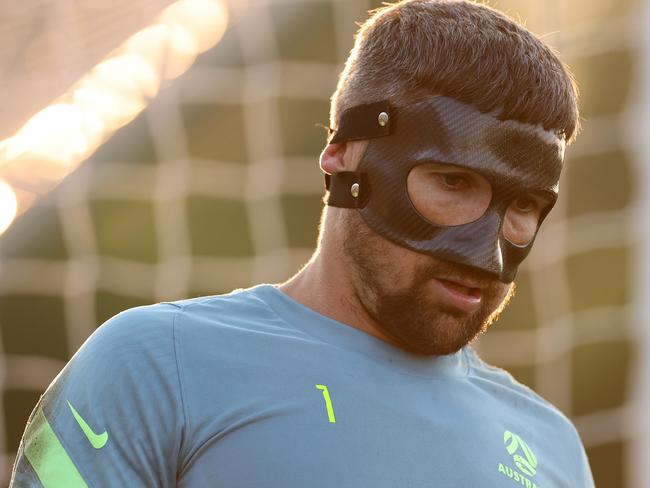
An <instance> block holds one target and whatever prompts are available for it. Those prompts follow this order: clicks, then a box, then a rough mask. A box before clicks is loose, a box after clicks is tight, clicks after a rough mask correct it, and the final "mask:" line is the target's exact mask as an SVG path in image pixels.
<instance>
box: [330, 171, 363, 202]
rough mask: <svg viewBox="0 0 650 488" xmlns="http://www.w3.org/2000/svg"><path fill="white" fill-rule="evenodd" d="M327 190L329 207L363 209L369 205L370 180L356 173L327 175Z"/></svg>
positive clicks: (346, 172)
mask: <svg viewBox="0 0 650 488" xmlns="http://www.w3.org/2000/svg"><path fill="white" fill-rule="evenodd" d="M325 189H326V190H329V192H330V193H329V197H328V198H327V202H326V203H327V205H329V206H330V207H340V208H363V207H365V206H366V204H367V203H368V197H369V196H370V186H369V184H368V178H367V177H366V176H365V175H364V174H362V173H357V172H354V171H342V172H341V173H336V174H335V175H327V174H326V175H325Z"/></svg>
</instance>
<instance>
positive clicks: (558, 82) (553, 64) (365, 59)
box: [330, 0, 579, 140]
mask: <svg viewBox="0 0 650 488" xmlns="http://www.w3.org/2000/svg"><path fill="white" fill-rule="evenodd" d="M371 13H372V15H371V17H370V18H369V19H368V20H367V21H366V22H365V23H364V24H363V25H362V26H361V28H360V29H359V31H358V32H357V35H356V39H355V44H354V48H353V49H352V51H351V53H350V56H349V58H348V60H347V62H346V65H345V69H344V70H343V72H342V73H341V75H340V77H339V82H338V86H337V89H336V92H335V93H334V95H333V96H332V107H331V115H330V121H331V122H330V124H331V126H332V127H337V124H338V119H339V117H340V114H341V113H342V112H343V111H344V110H345V109H347V108H350V107H353V106H355V105H359V104H362V103H368V102H372V101H377V100H384V99H388V100H390V101H391V103H393V104H394V105H396V106H400V105H406V104H408V103H412V102H416V101H419V100H422V99H423V98H426V97H427V96H431V95H444V96H448V97H452V98H455V99H457V100H459V101H461V102H464V103H469V104H473V105H474V106H476V107H477V108H478V109H479V110H481V111H483V112H491V111H495V110H497V111H498V113H499V118H500V119H503V120H505V119H512V120H517V121H520V122H525V123H530V124H534V125H538V124H541V125H542V126H543V127H544V128H545V129H546V130H553V131H555V132H557V133H558V134H564V135H565V136H566V139H567V140H571V139H572V137H573V136H574V134H575V133H576V132H577V130H578V128H579V118H578V104H577V89H576V85H575V83H574V81H573V78H572V76H571V74H570V73H569V71H568V69H567V68H566V66H564V64H563V63H562V62H561V61H560V60H559V59H558V57H557V55H556V54H555V53H554V52H553V50H552V49H551V48H550V47H549V46H547V45H546V44H545V43H544V42H542V41H541V40H540V39H539V38H538V37H536V36H535V35H534V34H532V33H531V32H530V31H528V30H526V29H525V28H523V27H522V26H520V25H518V24H517V23H516V22H514V21H513V20H511V19H509V18H508V17H506V16H505V15H504V14H502V13H501V12H498V11H496V10H494V9H493V8H490V7H488V6H486V5H482V4H478V3H473V2H470V1H466V0H403V1H401V2H398V3H395V4H390V5H386V6H384V7H381V8H379V9H377V10H374V11H371Z"/></svg>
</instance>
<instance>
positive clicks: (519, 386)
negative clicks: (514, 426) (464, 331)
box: [465, 347, 575, 430]
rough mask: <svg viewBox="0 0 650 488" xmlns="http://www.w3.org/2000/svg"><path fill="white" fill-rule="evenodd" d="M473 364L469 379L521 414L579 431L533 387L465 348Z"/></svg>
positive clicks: (470, 364) (469, 348) (472, 350)
mask: <svg viewBox="0 0 650 488" xmlns="http://www.w3.org/2000/svg"><path fill="white" fill-rule="evenodd" d="M465 350H466V353H467V358H468V363H469V377H470V378H471V379H473V380H474V381H475V382H477V383H480V384H481V385H482V387H483V388H484V389H486V390H488V391H490V392H493V393H494V394H495V395H498V397H499V398H501V399H502V400H503V401H506V402H509V403H514V404H515V405H516V406H517V407H520V411H522V412H526V411H529V412H531V413H533V414H534V415H535V417H536V418H539V419H550V420H551V421H553V422H557V423H560V424H564V425H565V426H567V427H569V428H570V429H571V430H575V428H574V426H573V424H572V422H571V421H570V420H569V419H568V417H567V416H566V415H565V414H564V413H562V411H560V410H559V409H558V408H557V407H556V406H555V405H553V404H552V403H551V402H550V401H548V400H546V399H545V398H544V397H542V396H541V395H540V394H538V393H537V392H535V391H534V390H533V389H532V388H530V387H529V386H527V385H524V384H523V383H521V382H519V381H518V380H517V379H515V378H514V377H513V376H512V374H510V373H509V372H508V371H506V370H505V369H502V368H499V367H497V366H494V365H492V364H489V363H487V362H486V361H484V360H483V359H482V358H481V357H480V356H479V355H478V354H477V352H476V351H475V350H474V349H473V348H471V347H467V348H465Z"/></svg>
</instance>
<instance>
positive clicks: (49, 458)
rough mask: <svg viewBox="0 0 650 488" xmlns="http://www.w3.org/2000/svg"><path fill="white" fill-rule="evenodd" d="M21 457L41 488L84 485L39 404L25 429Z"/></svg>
mask: <svg viewBox="0 0 650 488" xmlns="http://www.w3.org/2000/svg"><path fill="white" fill-rule="evenodd" d="M24 442H25V457H27V460H28V461H29V463H30V464H31V465H32V468H34V471H36V474H37V475H38V478H39V480H40V481H41V484H42V485H43V488H88V485H87V484H86V482H85V481H84V480H83V478H82V477H81V474H80V473H79V471H78V470H77V468H76V466H75V465H74V463H73V462H72V459H70V456H68V453H67V452H66V450H65V448H64V447H63V445H62V444H61V441H59V438H58V437H57V436H56V434H55V433H54V430H52V427H51V426H50V423H49V422H48V421H47V419H46V418H45V415H44V414H43V412H42V410H41V409H40V408H39V409H38V411H37V412H36V414H34V418H33V419H32V421H31V422H30V424H29V427H28V428H27V431H26V432H25V440H24Z"/></svg>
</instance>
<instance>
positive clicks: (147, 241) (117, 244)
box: [0, 0, 650, 487]
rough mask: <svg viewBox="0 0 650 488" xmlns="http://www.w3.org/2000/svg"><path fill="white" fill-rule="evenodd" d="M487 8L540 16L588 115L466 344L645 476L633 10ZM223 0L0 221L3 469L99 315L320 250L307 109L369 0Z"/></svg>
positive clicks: (313, 111)
mask: <svg viewBox="0 0 650 488" xmlns="http://www.w3.org/2000/svg"><path fill="white" fill-rule="evenodd" d="M493 5H494V6H495V7H498V8H502V9H503V10H505V11H506V12H508V13H510V14H513V15H515V16H516V15H517V14H519V15H520V17H521V18H523V19H528V26H529V27H530V28H531V29H532V30H534V31H535V32H538V33H542V34H544V33H551V32H553V33H552V34H548V35H546V36H545V39H546V40H547V41H549V42H550V43H551V44H552V45H554V46H555V47H557V48H558V49H559V50H560V52H561V53H562V57H563V59H564V60H565V61H566V62H567V63H568V64H569V65H571V66H572V67H573V68H574V70H575V73H576V77H577V79H578V82H579V84H580V85H581V88H582V104H583V113H584V114H585V117H586V120H585V121H584V131H583V133H582V135H581V136H580V137H579V138H578V142H577V143H576V144H575V145H574V146H573V147H571V148H569V151H568V155H569V158H568V161H567V166H566V168H567V169H566V171H565V175H564V177H563V178H564V179H563V181H562V192H561V193H562V197H561V199H560V201H559V203H558V205H557V206H556V209H555V210H554V213H553V214H552V218H551V220H550V221H549V222H547V223H546V224H545V226H544V228H543V231H542V233H541V235H540V236H539V238H538V242H537V243H536V246H535V250H534V252H533V254H532V255H531V256H530V258H529V259H528V260H527V261H526V262H525V263H526V264H525V266H524V267H523V270H522V272H521V273H520V277H519V291H518V296H517V297H516V298H515V300H514V303H513V305H512V306H511V308H510V309H509V310H508V311H507V312H506V313H505V314H504V316H503V317H502V320H501V321H500V322H499V324H498V325H496V326H494V327H493V329H492V330H491V331H490V332H489V333H488V334H487V335H486V336H485V337H484V338H483V339H482V340H481V342H480V344H479V350H480V351H481V354H482V355H483V357H484V358H485V359H486V360H488V361H490V362H493V363H495V364H497V365H500V366H503V367H505V368H506V369H509V370H511V371H512V372H513V374H514V375H515V376H516V377H517V378H518V379H519V380H520V381H523V382H525V383H527V384H529V385H531V386H532V387H533V388H534V389H535V390H536V391H538V392H539V393H540V394H542V395H543V396H545V397H546V398H547V399H549V400H550V401H552V402H553V403H555V404H556V405H557V406H558V407H559V408H560V409H562V410H563V411H564V412H565V413H567V415H569V416H570V417H572V419H573V420H574V421H575V423H576V425H577V427H578V429H579V430H580V433H581V435H582V437H583V440H584V442H585V445H586V446H587V448H588V452H589V455H590V457H591V461H592V466H593V469H594V473H595V475H596V482H597V486H599V487H622V486H639V487H640V486H642V482H641V481H640V480H637V481H636V484H633V482H632V480H631V479H630V477H629V476H630V474H631V472H632V471H631V469H628V468H627V467H626V461H625V459H627V458H626V456H627V453H628V448H627V447H628V445H629V442H630V441H631V440H633V439H634V438H635V435H636V432H635V429H634V426H635V422H636V421H637V417H636V416H635V410H634V409H633V408H632V407H631V405H632V404H631V403H630V394H629V390H628V387H627V384H628V382H629V381H630V379H631V378H632V377H633V371H634V369H633V368H634V363H633V362H632V360H633V358H634V357H635V356H641V355H642V354H643V353H644V350H642V349H640V347H641V346H636V345H635V344H636V340H637V338H638V337H639V333H640V331H641V323H640V321H639V318H638V316H637V315H635V313H636V312H635V308H634V301H633V300H634V295H633V290H632V284H633V283H634V280H635V276H636V275H635V271H636V269H637V268H636V264H635V261H634V259H635V256H636V254H635V250H636V248H637V247H638V246H639V242H640V237H641V235H640V233H639V232H638V231H637V226H636V225H635V224H634V222H635V220H634V219H635V217H637V215H636V214H635V213H634V212H633V209H635V208H636V200H635V195H638V194H639V193H638V189H637V188H636V183H635V177H634V171H635V169H634V162H633V161H632V160H631V159H630V158H629V155H628V152H629V150H631V148H630V147H629V142H628V140H627V139H626V138H625V137H623V135H622V132H623V131H622V128H623V127H625V121H626V120H628V118H627V117H628V115H627V109H628V107H631V106H634V104H635V99H633V98H630V97H629V96H628V91H629V90H630V88H631V86H632V85H633V82H634V71H633V68H634V66H635V62H636V57H635V56H636V51H637V46H638V42H639V39H637V37H636V36H635V35H633V33H634V32H636V31H634V30H633V29H630V26H631V25H633V23H632V19H633V18H634V17H635V14H636V8H637V7H636V6H635V5H634V4H631V3H626V2H623V3H620V2H614V1H607V0H601V1H599V2H586V1H580V2H572V3H571V4H568V3H566V2H561V1H560V0H554V1H553V2H551V4H549V2H547V1H546V2H542V1H541V0H535V1H533V0H530V1H527V2H515V1H514V0H513V1H505V0H504V1H501V2H493ZM230 6H231V24H230V26H229V29H228V31H227V33H226V35H225V37H224V39H223V40H222V41H221V43H220V44H219V45H218V46H217V47H216V48H214V49H213V50H211V51H209V52H207V53H206V54H204V55H202V56H201V57H200V58H199V59H198V61H197V62H196V64H195V65H194V67H193V68H191V69H190V71H188V73H187V74H186V75H184V76H183V77H182V78H181V79H179V80H178V81H176V82H174V83H172V84H170V85H169V86H167V87H166V88H165V89H164V90H163V91H162V92H161V93H160V95H159V96H158V97H157V98H156V100H155V101H154V102H153V103H152V104H151V105H150V106H149V107H148V108H147V109H146V111H145V112H143V114H142V115H141V116H140V117H138V118H137V119H136V120H135V121H134V122H133V123H131V124H130V125H129V126H127V127H125V128H124V129H122V130H120V131H119V132H118V133H117V134H116V135H115V136H114V137H113V139H112V140H110V141H108V142H107V143H106V144H105V145H104V146H103V147H102V148H100V149H99V150H98V151H97V153H96V154H95V155H94V156H93V157H91V158H90V160H89V161H87V162H86V163H85V164H84V165H83V166H81V167H80V168H79V169H78V170H77V171H76V172H75V173H74V174H73V175H71V176H70V177H69V178H68V179H66V180H65V181H64V182H63V183H62V184H61V185H60V186H59V187H58V188H57V189H56V190H54V191H53V192H51V193H50V194H48V195H47V196H45V197H44V198H42V199H41V200H39V201H38V202H37V205H36V206H35V207H34V208H32V209H31V210H30V211H29V212H28V213H26V214H25V215H23V216H22V217H21V218H20V219H19V220H18V221H17V222H16V223H15V224H14V226H13V227H12V228H11V229H9V231H7V232H6V234H5V235H3V236H2V237H1V238H0V326H1V327H2V335H1V337H0V338H1V340H2V344H1V346H2V351H3V359H4V362H3V363H2V379H3V391H4V398H3V402H2V403H1V404H0V405H1V408H2V410H3V411H2V412H0V413H1V414H2V415H3V416H4V423H0V436H2V438H3V439H2V440H3V441H4V448H5V451H6V454H5V456H4V458H3V460H4V461H3V462H4V467H5V469H4V471H5V473H6V472H7V471H8V470H9V468H10V465H11V463H12V460H13V455H14V453H15V450H16V447H17V442H18V439H19V437H20V435H21V433H22V429H23V427H24V424H25V421H26V418H27V415H28V414H29V411H30V410H31V408H32V407H33V405H34V404H35V403H36V400H37V398H38V395H39V394H40V393H41V392H42V391H43V389H44V388H45V387H46V386H47V385H48V383H49V382H50V381H51V379H52V378H53V377H54V376H55V375H56V374H57V373H58V371H59V370H60V369H61V367H62V366H63V365H64V363H65V361H66V360H67V359H68V358H69V356H70V355H71V354H72V353H73V352H74V351H75V350H76V349H77V348H78V347H79V345H80V344H81V343H82V342H83V341H84V340H85V338H86V337H87V336H88V335H89V334H90V333H91V332H92V331H93V330H94V328H95V327H96V326H97V325H99V324H100V323H101V322H102V321H103V320H105V319H107V318H108V317H109V316H111V315H113V314H115V313H117V312H118V311H120V310H123V309H125V308H127V307H130V306H134V305H139V304H144V303H151V302H155V301H161V300H173V299H179V298H183V297H187V296H197V295H201V294H216V293H220V292H226V291H229V290H231V289H233V288H236V287H243V286H249V285H252V284H254V283H257V282H261V281H266V282H277V281H281V280H283V279H285V278H287V277H288V276H290V275H291V274H292V273H293V272H295V271H296V270H297V269H298V268H299V266H300V265H301V264H303V263H304V262H305V261H306V260H307V259H308V257H309V256H310V254H311V252H312V250H313V246H314V244H315V239H316V228H317V223H318V218H319V214H320V208H321V202H320V195H321V194H322V180H321V175H320V172H319V171H318V169H317V154H318V153H319V151H320V150H321V148H322V146H323V144H324V139H325V137H324V135H325V134H324V131H323V130H322V129H320V128H317V127H316V126H315V124H317V123H322V124H326V123H327V120H328V98H329V96H330V95H331V93H332V92H333V90H334V87H335V83H336V77H337V74H338V72H339V71H340V69H341V67H342V63H343V61H344V60H345V58H346V57H347V54H348V51H349V49H350V47H351V45H352V36H353V34H354V31H355V29H356V26H355V25H354V21H361V20H363V19H364V18H365V17H366V11H367V10H368V9H369V8H373V7H377V6H379V2H370V1H365V0H250V1H248V2H236V1H232V2H231V3H230ZM555 31H559V32H555ZM635 190H636V193H635ZM635 318H636V319H635ZM644 347H646V348H647V347H648V346H647V344H646V345H645V346H644ZM645 352H647V350H646V351H645ZM646 380H647V378H646ZM648 455H650V453H648V452H645V456H646V458H647V456H648Z"/></svg>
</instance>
